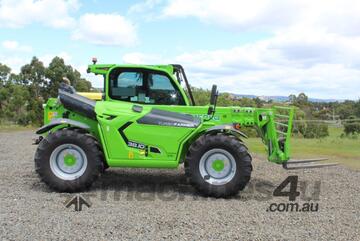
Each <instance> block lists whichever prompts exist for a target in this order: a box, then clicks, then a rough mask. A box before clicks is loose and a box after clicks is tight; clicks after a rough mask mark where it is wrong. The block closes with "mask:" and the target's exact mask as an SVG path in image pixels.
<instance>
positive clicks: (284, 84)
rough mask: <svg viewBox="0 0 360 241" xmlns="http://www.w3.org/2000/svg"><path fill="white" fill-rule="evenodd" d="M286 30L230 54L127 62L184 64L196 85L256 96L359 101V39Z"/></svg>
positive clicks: (131, 56)
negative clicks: (216, 85)
mask: <svg viewBox="0 0 360 241" xmlns="http://www.w3.org/2000/svg"><path fill="white" fill-rule="evenodd" d="M307 33H309V32H302V31H287V32H284V33H283V34H279V35H275V36H273V37H271V38H268V39H264V40H260V41H256V42H253V43H248V44H245V45H239V46H236V47H234V48H229V49H218V50H212V51H207V50H199V51H193V52H184V53H182V54H180V55H177V56H175V57H172V58H164V57H162V56H158V55H154V54H144V53H139V52H136V53H128V54H126V55H124V58H123V59H124V61H125V62H127V61H128V60H132V61H130V62H135V63H153V64H154V63H180V64H183V65H184V67H185V68H186V70H187V72H188V76H189V79H190V82H191V84H193V85H194V86H197V87H205V88H210V87H211V85H212V84H218V86H219V88H220V90H221V91H227V92H232V93H241V94H256V95H285V96H287V95H289V94H292V93H294V94H297V93H300V92H305V93H306V94H308V95H310V96H312V97H320V98H348V99H357V98H359V97H360V94H359V90H360V81H359V80H360V46H359V45H358V43H359V42H360V37H354V36H353V37H348V36H340V35H337V34H331V33H327V32H320V31H314V32H311V34H310V35H307Z"/></svg>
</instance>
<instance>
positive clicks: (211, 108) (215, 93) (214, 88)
mask: <svg viewBox="0 0 360 241" xmlns="http://www.w3.org/2000/svg"><path fill="white" fill-rule="evenodd" d="M217 97H218V91H217V86H216V85H213V86H212V89H211V95H210V106H209V109H208V115H211V114H213V113H214V112H215V107H216V102H217Z"/></svg>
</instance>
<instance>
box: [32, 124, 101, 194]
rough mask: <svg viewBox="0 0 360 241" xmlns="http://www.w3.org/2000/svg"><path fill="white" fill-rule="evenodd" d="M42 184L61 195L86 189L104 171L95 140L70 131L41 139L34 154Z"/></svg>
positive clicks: (63, 131)
mask: <svg viewBox="0 0 360 241" xmlns="http://www.w3.org/2000/svg"><path fill="white" fill-rule="evenodd" d="M35 169H36V172H37V173H38V174H39V176H40V178H41V180H42V181H44V182H45V183H46V184H47V185H48V186H49V187H50V188H52V189H54V190H56V191H61V192H77V191H82V190H85V189H87V188H88V187H90V186H91V184H92V183H93V182H94V181H95V180H96V178H97V177H98V176H99V174H100V172H101V171H102V170H103V169H104V168H103V162H102V152H101V150H100V148H99V145H98V143H97V142H96V140H95V139H94V138H93V137H91V136H89V135H87V134H85V133H79V132H77V131H74V130H67V129H64V130H58V131H56V132H54V133H51V134H49V135H48V136H47V137H46V138H44V139H43V140H42V141H41V142H40V144H39V146H38V149H37V151H36V154H35Z"/></svg>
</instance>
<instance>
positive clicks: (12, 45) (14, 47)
mask: <svg viewBox="0 0 360 241" xmlns="http://www.w3.org/2000/svg"><path fill="white" fill-rule="evenodd" d="M2 47H3V48H4V49H5V50H6V51H10V52H31V51H32V48H31V47H30V46H27V45H21V44H19V43H18V42H17V41H13V40H6V41H3V42H2Z"/></svg>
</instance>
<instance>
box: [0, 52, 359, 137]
mask: <svg viewBox="0 0 360 241" xmlns="http://www.w3.org/2000/svg"><path fill="white" fill-rule="evenodd" d="M63 77H66V78H68V79H69V80H70V82H71V85H72V86H74V87H75V89H76V90H77V91H82V92H89V91H93V90H94V89H93V88H92V86H91V82H90V81H87V80H86V79H84V78H82V77H81V74H80V72H79V71H77V70H76V69H75V68H73V67H72V66H71V65H67V64H66V63H65V61H64V60H63V59H62V58H59V57H55V58H53V59H52V61H51V62H50V64H49V65H48V66H47V67H46V66H44V64H43V62H41V61H40V60H39V59H38V58H36V57H33V58H32V60H31V61H30V63H29V64H26V65H24V66H22V67H21V69H20V72H19V73H18V74H14V73H12V71H11V69H10V68H9V67H8V66H6V65H4V64H1V63H0V124H1V123H3V124H4V123H5V124H6V123H16V124H20V125H34V126H39V125H41V124H42V120H43V110H42V106H43V104H44V103H45V102H46V100H47V99H48V98H50V97H56V96H57V92H58V88H59V85H60V83H61V82H63ZM191 88H192V92H193V95H194V98H195V100H196V104H197V105H207V104H209V98H210V91H209V90H206V89H202V88H196V87H191ZM284 104H286V105H288V104H291V105H293V106H296V107H297V108H296V115H295V122H294V128H293V133H294V134H295V135H300V136H303V137H305V138H321V137H325V136H328V135H329V132H328V125H327V124H326V122H324V121H340V122H341V124H342V125H343V126H344V134H346V135H357V134H360V121H359V120H360V100H358V101H351V100H347V101H344V102H331V103H323V102H310V101H309V99H308V97H307V96H306V95H305V94H304V93H300V94H299V95H297V96H296V95H290V96H289V101H288V103H274V102H273V101H271V100H270V101H266V100H263V99H260V98H245V97H243V98H235V97H234V96H233V95H232V94H230V93H221V94H220V95H219V97H218V105H219V106H249V107H259V108H260V107H264V108H266V107H272V106H274V105H284ZM307 120H312V121H310V122H309V121H307ZM247 132H248V134H249V135H250V136H254V135H256V132H255V131H254V130H253V129H248V130H247Z"/></svg>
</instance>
